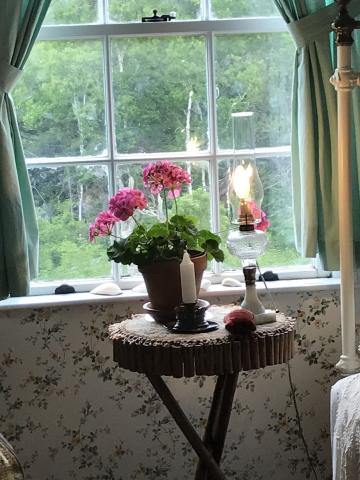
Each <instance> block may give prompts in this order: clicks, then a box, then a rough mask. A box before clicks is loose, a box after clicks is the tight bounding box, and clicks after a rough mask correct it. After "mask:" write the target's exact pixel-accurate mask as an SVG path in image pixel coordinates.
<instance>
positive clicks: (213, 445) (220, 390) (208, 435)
mask: <svg viewBox="0 0 360 480" xmlns="http://www.w3.org/2000/svg"><path fill="white" fill-rule="evenodd" d="M238 377H239V373H233V374H229V375H221V376H219V377H218V379H217V382H216V385H215V390H214V395H213V400H212V403H211V407H210V412H209V418H208V421H207V424H206V428H205V434H204V438H203V443H204V445H205V447H206V448H207V449H208V451H209V452H211V453H212V455H213V458H214V460H215V461H216V462H217V463H218V464H219V463H220V460H221V455H222V452H223V449H224V444H225V438H226V433H227V429H228V425H229V421H230V415H231V410H232V404H233V399H234V395H235V391H236V384H237V380H238ZM208 478H210V479H212V478H213V476H212V474H211V472H210V471H209V470H208V468H207V467H206V465H205V464H204V462H202V460H201V459H200V461H199V463H198V466H197V469H196V475H195V480H207V479H208Z"/></svg>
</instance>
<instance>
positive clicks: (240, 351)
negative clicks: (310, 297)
mask: <svg viewBox="0 0 360 480" xmlns="http://www.w3.org/2000/svg"><path fill="white" fill-rule="evenodd" d="M234 308H235V306H234V305H224V306H216V305H213V306H211V307H210V308H209V310H208V312H207V319H209V320H212V321H214V322H217V323H218V325H219V329H218V330H215V331H212V332H206V333H196V334H184V333H172V332H170V331H169V330H168V329H167V328H166V327H165V326H164V325H162V324H159V323H157V322H155V321H154V320H153V319H152V318H151V317H150V316H149V315H146V314H140V315H135V316H133V318H131V319H129V320H125V321H122V322H120V323H115V324H113V325H111V326H110V327H109V331H110V338H111V340H113V346H114V360H115V361H116V362H117V363H118V364H119V366H121V367H123V368H126V369H128V370H131V371H135V372H139V373H149V374H158V375H170V376H173V377H183V376H185V377H192V376H194V375H222V374H226V373H235V372H238V371H241V370H252V369H256V368H263V367H266V366H267V365H277V364H280V363H284V362H287V361H288V360H290V359H291V358H292V357H293V354H294V334H295V321H294V320H293V319H291V318H287V317H285V315H283V314H280V313H279V314H277V316H276V322H272V323H268V324H264V325H258V326H257V328H256V330H255V331H254V332H251V333H248V334H245V335H244V334H243V335H232V334H231V333H230V332H228V330H226V329H225V326H224V322H223V319H224V316H225V315H226V314H227V313H229V311H230V310H232V309H234Z"/></svg>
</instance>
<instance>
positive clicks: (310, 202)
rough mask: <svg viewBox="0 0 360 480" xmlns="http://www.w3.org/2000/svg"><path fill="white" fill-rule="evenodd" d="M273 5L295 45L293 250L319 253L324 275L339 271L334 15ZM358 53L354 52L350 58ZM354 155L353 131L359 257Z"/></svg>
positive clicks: (322, 5)
mask: <svg viewBox="0 0 360 480" xmlns="http://www.w3.org/2000/svg"><path fill="white" fill-rule="evenodd" d="M273 1H274V3H275V4H276V6H277V8H278V10H279V11H280V13H281V15H282V16H283V18H284V19H285V21H286V22H287V23H288V26H289V31H290V33H291V34H292V36H293V38H294V40H295V42H296V44H297V50H296V54H295V65H294V81H293V97H292V126H291V132H292V133H291V144H292V145H291V153H292V172H293V175H292V176H293V204H294V215H295V239H296V247H297V249H298V250H299V251H300V252H301V253H302V255H304V256H305V257H315V256H316V254H317V253H319V255H320V259H321V260H322V263H323V266H324V268H325V269H326V270H339V223H338V215H339V212H338V170H337V100H336V91H335V89H334V87H333V86H332V85H331V84H330V82H329V79H330V77H331V76H332V75H333V73H334V69H335V64H334V62H335V61H336V50H335V44H334V39H333V34H331V33H330V32H331V22H332V20H333V19H334V18H335V16H336V13H337V10H338V9H337V6H336V4H335V3H333V2H331V1H329V0H273ZM348 9H349V13H350V14H351V15H352V16H355V17H356V16H357V15H359V14H360V2H359V1H358V0H352V1H351V2H350V4H349V8H348ZM355 36H356V37H358V35H357V34H356V35H355ZM355 43H356V44H358V42H355ZM358 52H359V50H357V51H356V49H354V54H355V56H357V55H358ZM358 102H359V96H358V93H355V94H354V113H355V112H356V110H357V111H358V113H359V104H358ZM357 125H358V126H359V117H358V120H357ZM356 151H358V152H360V133H359V131H358V130H357V139H356V144H355V145H354V162H353V165H354V171H353V179H354V187H353V203H354V205H355V208H354V211H353V215H354V219H355V223H354V226H355V229H354V236H355V239H354V240H355V251H356V253H358V254H360V228H359V225H358V224H359V221H358V219H359V214H360V206H359V190H360V188H359V183H358V177H359V175H358V173H357V172H358V168H359V167H360V159H359V160H358V162H359V165H357V160H356ZM357 257H358V258H360V256H359V255H357Z"/></svg>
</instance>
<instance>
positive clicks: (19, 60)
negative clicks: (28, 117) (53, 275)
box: [0, 0, 51, 298]
mask: <svg viewBox="0 0 360 480" xmlns="http://www.w3.org/2000/svg"><path fill="white" fill-rule="evenodd" d="M50 1H51V0H1V5H0V8H1V14H0V298H6V297H7V296H8V295H11V296H20V295H26V294H27V293H28V290H29V283H30V278H31V277H32V276H34V275H35V274H36V270H37V262H38V229H37V222H36V215H35V209H34V202H33V198H32V192H31V187H30V183H29V178H28V174H27V170H26V166H25V158H24V153H23V149H22V144H21V139H20V135H19V129H18V125H17V120H16V114H15V108H14V105H13V102H12V99H11V96H10V92H11V89H12V88H13V86H14V84H15V82H16V80H17V79H18V77H19V76H20V74H21V71H22V68H23V66H24V64H25V62H26V60H27V58H28V56H29V53H30V51H31V48H32V46H33V44H34V41H35V39H36V36H37V34H38V32H39V29H40V26H41V24H42V21H43V19H44V16H45V14H46V11H47V9H48V7H49V4H50Z"/></svg>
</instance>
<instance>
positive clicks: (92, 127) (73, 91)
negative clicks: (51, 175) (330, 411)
mask: <svg viewBox="0 0 360 480" xmlns="http://www.w3.org/2000/svg"><path fill="white" fill-rule="evenodd" d="M14 97H15V103H16V107H17V113H18V119H19V126H20V131H21V135H22V139H23V144H24V150H25V155H26V157H27V158H31V157H63V156H87V155H97V156H98V155H103V153H104V152H106V136H105V132H106V128H105V104H104V86H103V67H102V44H101V42H98V41H86V42H83V41H77V42H60V41H59V42H37V43H36V45H35V46H34V49H33V52H32V53H31V56H30V58H29V61H28V63H27V64H26V67H25V71H24V75H23V76H22V78H21V80H20V81H19V82H18V84H17V85H16V88H15V90H14Z"/></svg>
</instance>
